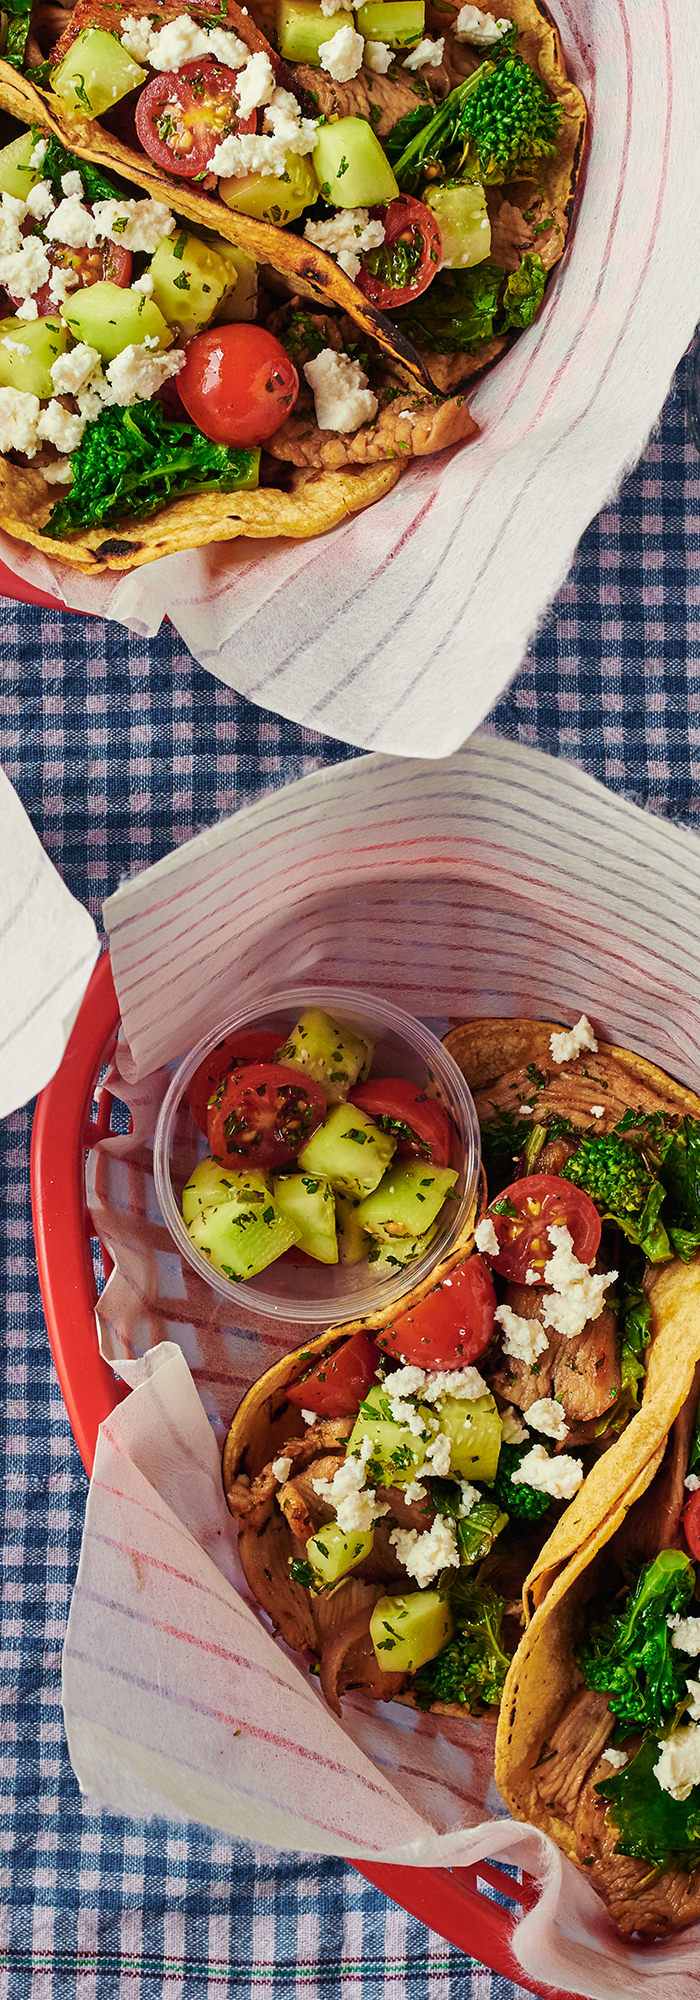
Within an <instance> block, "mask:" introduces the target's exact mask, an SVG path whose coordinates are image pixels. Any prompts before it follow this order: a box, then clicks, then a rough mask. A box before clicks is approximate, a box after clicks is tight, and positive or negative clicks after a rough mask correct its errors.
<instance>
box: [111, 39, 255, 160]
mask: <svg viewBox="0 0 700 2000" xmlns="http://www.w3.org/2000/svg"><path fill="white" fill-rule="evenodd" d="M255 129H256V117H255V112H254V111H251V113H250V115H249V116H248V117H246V118H241V117H239V113H238V76H237V72H236V70H235V69H227V68H226V66H225V64H224V63H220V62H216V61H215V60H213V59H212V57H211V56H204V57H203V58H202V57H197V58H196V59H195V61H194V62H188V63H183V65H182V69H178V70H165V71H164V73H163V74H162V75H160V76H153V77H151V81H150V83H147V84H146V88H145V90H142V92H141V96H140V98H139V101H138V104H137V106H136V130H137V132H138V135H139V139H140V140H141V144H142V146H143V149H144V152H145V153H148V154H149V157H150V158H151V159H152V160H155V163H156V166H157V167H164V168H165V170H166V173H171V174H184V175H185V178H186V179H187V180H191V179H192V178H193V177H194V175H195V174H202V173H206V170H207V167H208V165H209V161H210V160H211V159H213V156H214V154H215V152H216V148H217V146H220V145H221V142H222V140H223V139H226V138H227V137H228V135H229V133H231V132H254V131H255Z"/></svg>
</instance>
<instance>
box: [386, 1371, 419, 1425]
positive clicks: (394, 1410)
mask: <svg viewBox="0 0 700 2000" xmlns="http://www.w3.org/2000/svg"><path fill="white" fill-rule="evenodd" d="M386 1389H387V1395H388V1398H389V1409H390V1412H391V1416H392V1419H393V1422H394V1423H395V1424H405V1425H406V1428H407V1430H409V1431H410V1432H411V1436H412V1437H424V1436H425V1429H426V1426H425V1419H424V1417H422V1416H420V1415H419V1413H418V1410H417V1409H416V1406H415V1403H408V1402H407V1401H406V1398H405V1397H403V1396H392V1394H391V1392H390V1389H389V1383H387V1384H386Z"/></svg>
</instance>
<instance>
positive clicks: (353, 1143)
mask: <svg viewBox="0 0 700 2000" xmlns="http://www.w3.org/2000/svg"><path fill="white" fill-rule="evenodd" d="M395 1148H396V1140H395V1139H394V1138H392V1135H391V1133H390V1132H381V1131H380V1129H379V1126H378V1125H375V1124H374V1123H373V1120H372V1119H371V1118H368V1117H367V1113H366V1111H360V1110H359V1109H358V1107H357V1105H356V1104H334V1105H333V1107H332V1109H331V1110H330V1111H329V1113H328V1117H327V1118H326V1120H325V1122H324V1124H323V1125H320V1126H319V1129H318V1131H317V1132H314V1134H313V1137H312V1138H311V1139H309V1140H308V1141H307V1144H306V1145H305V1147H304V1150H303V1152H301V1153H300V1154H299V1165H300V1167H303V1168H304V1172H305V1173H308V1174H325V1175H326V1177H327V1179H328V1180H329V1181H330V1184H331V1187H332V1188H334V1189H335V1190H336V1192H337V1193H338V1194H345V1195H349V1196H350V1198H351V1199H352V1198H353V1197H356V1198H358V1199H359V1200H362V1197H363V1195H368V1194H370V1193H371V1191H372V1189H373V1188H376V1187H378V1185H379V1182H380V1180H381V1178H382V1174H383V1173H384V1169H385V1167H388V1165H389V1161H390V1160H391V1159H392V1157H393V1154H394V1151H395Z"/></svg>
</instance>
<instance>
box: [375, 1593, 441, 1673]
mask: <svg viewBox="0 0 700 2000" xmlns="http://www.w3.org/2000/svg"><path fill="white" fill-rule="evenodd" d="M369 1629H370V1637H371V1640H372V1645H373V1647H374V1651H375V1654H376V1657H377V1659H378V1661H379V1665H380V1667H383V1668H384V1671H385V1673H388V1674H415V1673H417V1672H418V1668H419V1667H424V1666H425V1663H426V1660H434V1659H435V1655H436V1653H439V1652H441V1650H442V1647H443V1646H446V1645H447V1641H448V1639H451V1638H452V1633H453V1631H454V1620H453V1617H452V1612H451V1611H450V1607H449V1604H448V1602H447V1598H446V1597H444V1596H443V1594H442V1591H440V1590H414V1591H410V1592H407V1593H406V1594H405V1595H404V1594H402V1593H397V1594H396V1596H394V1597H380V1599H379V1603H378V1604H375V1607H374V1610H373V1612H372V1616H371V1618H370V1621H369Z"/></svg>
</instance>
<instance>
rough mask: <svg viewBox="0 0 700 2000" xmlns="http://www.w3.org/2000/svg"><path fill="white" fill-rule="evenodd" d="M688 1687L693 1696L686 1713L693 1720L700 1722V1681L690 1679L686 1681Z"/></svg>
mask: <svg viewBox="0 0 700 2000" xmlns="http://www.w3.org/2000/svg"><path fill="white" fill-rule="evenodd" d="M686 1687H687V1689H688V1693H689V1695H690V1696H691V1700H690V1704H689V1707H688V1708H687V1709H686V1714H687V1716H688V1717H689V1719H690V1721H691V1722H700V1681H690V1680H688V1681H686Z"/></svg>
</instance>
